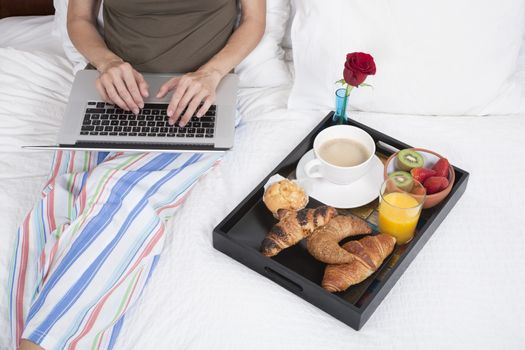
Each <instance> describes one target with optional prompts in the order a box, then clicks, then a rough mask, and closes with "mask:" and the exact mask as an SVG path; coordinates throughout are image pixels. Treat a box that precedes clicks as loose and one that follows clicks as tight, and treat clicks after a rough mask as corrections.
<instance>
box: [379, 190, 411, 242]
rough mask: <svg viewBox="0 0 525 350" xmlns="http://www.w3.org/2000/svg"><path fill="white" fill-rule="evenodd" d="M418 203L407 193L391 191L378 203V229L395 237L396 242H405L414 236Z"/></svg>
mask: <svg viewBox="0 0 525 350" xmlns="http://www.w3.org/2000/svg"><path fill="white" fill-rule="evenodd" d="M420 213H421V205H420V203H419V202H418V201H417V200H416V199H415V198H413V197H412V196H410V195H409V194H407V193H403V192H392V193H388V194H386V195H385V196H384V197H383V200H381V203H380V204H379V231H380V232H381V233H386V234H389V235H391V236H394V237H396V239H397V243H398V244H404V243H407V242H408V241H410V240H411V239H412V237H414V232H415V230H416V225H417V221H418V220H419V214H420Z"/></svg>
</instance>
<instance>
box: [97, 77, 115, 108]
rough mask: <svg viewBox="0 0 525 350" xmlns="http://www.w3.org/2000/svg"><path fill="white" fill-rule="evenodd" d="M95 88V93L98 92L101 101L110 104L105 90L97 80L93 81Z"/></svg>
mask: <svg viewBox="0 0 525 350" xmlns="http://www.w3.org/2000/svg"><path fill="white" fill-rule="evenodd" d="M95 86H96V88H97V91H98V93H99V95H100V97H101V98H102V100H103V101H104V102H108V103H110V102H112V101H111V100H110V98H109V96H108V94H107V93H106V89H105V88H104V86H103V85H102V82H101V81H100V79H97V80H96V81H95Z"/></svg>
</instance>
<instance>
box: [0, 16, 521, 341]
mask: <svg viewBox="0 0 525 350" xmlns="http://www.w3.org/2000/svg"><path fill="white" fill-rule="evenodd" d="M2 21H4V20H2ZM2 21H0V24H1V23H2ZM10 46H14V45H10ZM14 47H16V46H14ZM28 51H31V50H28ZM28 51H21V50H16V49H12V48H11V49H0V81H1V82H2V84H0V169H1V171H0V222H2V225H0V237H2V243H1V244H0V265H1V269H0V284H1V285H2V286H4V288H1V289H0V300H2V302H0V334H7V319H6V309H7V305H6V303H5V301H6V291H5V286H6V285H7V282H6V281H7V262H8V260H9V256H10V254H11V246H12V243H13V239H14V237H15V230H16V227H17V225H18V223H19V222H20V221H21V220H22V218H23V215H24V214H25V213H26V212H27V210H28V209H29V208H30V207H31V206H32V204H33V202H34V200H35V199H36V198H37V197H38V195H39V191H40V189H41V186H42V184H43V182H44V179H45V175H46V174H47V172H48V169H49V162H50V161H51V154H50V153H45V152H44V153H41V152H28V151H22V150H20V149H19V147H18V146H20V145H23V144H28V143H44V142H50V141H53V140H54V137H55V133H56V130H57V127H58V124H59V121H60V119H61V116H62V114H63V112H64V107H65V103H66V99H67V95H68V93H69V88H70V84H71V81H72V78H73V77H72V74H71V68H72V67H71V64H70V63H69V62H67V61H66V60H65V59H64V58H62V57H59V56H56V55H54V54H44V53H39V54H33V53H31V52H28ZM41 52H52V50H49V51H46V48H45V47H44V48H42V50H41ZM4 82H5V83H4ZM288 90H289V89H288V88H287V87H282V88H274V89H263V90H261V89H253V90H242V91H241V92H240V99H239V105H240V109H241V111H242V112H243V114H244V118H243V121H242V123H241V125H240V126H239V128H238V131H237V133H236V143H235V149H234V150H233V151H232V152H229V153H228V155H227V156H226V157H225V158H224V160H223V162H222V164H221V165H220V166H219V167H217V168H216V169H215V170H214V171H212V172H210V173H209V174H208V175H207V176H206V177H205V178H204V179H203V180H202V181H201V182H200V183H199V184H198V185H197V186H196V187H195V188H194V190H193V192H192V194H191V195H190V196H189V198H188V199H187V201H186V203H185V204H184V205H183V206H182V207H181V209H180V210H179V212H178V213H177V214H176V216H175V217H174V218H173V220H172V221H171V223H170V225H171V229H172V230H171V233H170V236H169V238H168V239H167V241H166V246H165V250H164V252H163V255H162V258H161V259H160V261H159V264H158V267H157V269H156V272H155V274H154V275H153V276H152V279H151V281H150V284H149V285H148V287H147V289H146V290H145V292H144V295H143V298H141V300H140V301H139V303H138V304H137V305H136V307H135V308H134V309H133V310H132V312H130V313H129V315H128V316H127V319H126V321H125V323H124V327H123V329H122V333H121V336H120V337H119V340H118V343H117V348H118V349H186V348H190V349H204V348H213V349H239V348H251V349H266V348H273V349H325V348H326V349H348V348H357V349H420V348H425V349H442V348H450V349H456V348H462V349H480V348H481V349H492V348H504V349H519V348H520V347H521V345H522V344H523V342H524V341H525V335H524V333H523V331H522V330H523V329H524V327H525V316H524V315H525V302H524V300H523V298H522V296H523V295H525V279H524V278H523V277H524V276H525V264H523V262H522V259H521V257H522V255H523V252H524V251H525V240H524V238H523V236H524V233H525V230H524V229H523V225H520V224H521V220H520V219H521V215H522V213H523V210H524V209H525V200H524V198H525V190H524V189H525V186H523V178H524V176H525V163H524V162H523V159H525V150H524V149H523V147H520V146H521V138H522V137H523V135H525V116H495V117H478V118H465V117H456V118H452V117H418V116H400V115H385V114H367V113H356V114H354V115H353V116H354V118H356V119H357V120H359V121H362V122H365V123H366V124H368V125H370V126H372V127H375V128H378V129H380V130H382V131H383V132H386V133H389V134H391V135H392V136H394V137H397V138H399V139H401V140H403V141H406V142H407V143H410V144H413V145H418V146H422V147H426V148H430V149H434V150H436V151H438V152H439V153H442V154H444V155H447V156H448V157H449V158H450V159H451V161H452V162H454V164H457V165H458V166H460V167H463V168H465V169H467V170H469V171H471V174H472V176H471V179H470V181H469V187H468V189H467V192H466V193H465V195H464V196H463V198H462V199H461V200H460V202H459V203H458V204H457V206H456V208H455V209H454V210H453V211H452V212H451V213H450V215H449V216H448V217H447V219H446V220H445V222H444V223H443V224H442V225H441V226H440V227H439V228H438V230H437V231H436V233H435V236H434V237H433V238H432V239H431V240H430V241H429V242H428V244H427V245H426V246H425V248H424V249H423V250H422V251H421V252H420V254H419V255H418V257H417V258H416V259H415V261H414V262H413V263H412V265H411V266H410V267H409V268H408V270H407V271H406V272H405V273H404V275H403V276H402V277H401V279H400V280H399V281H398V283H397V284H396V286H395V287H394V288H393V290H392V291H391V292H390V293H389V295H388V296H387V297H386V298H385V300H384V301H383V303H382V304H381V306H380V307H379V308H378V309H377V311H376V312H375V314H374V315H373V316H372V318H371V319H370V320H369V322H368V323H367V324H366V326H365V327H364V328H363V329H362V330H361V331H359V332H356V331H354V330H352V329H351V328H349V327H347V326H346V325H344V324H342V323H341V322H339V321H337V320H335V319H334V318H332V317H331V316H329V315H327V314H325V313H324V312H322V311H321V310H319V309H317V308H315V307H314V306H312V305H311V304H309V303H307V302H305V301H304V300H302V299H300V298H298V297H297V296H295V295H293V294H291V293H289V292H288V291H286V290H284V289H283V288H281V287H280V286H278V285H276V284H274V283H273V282H271V281H269V280H267V279H265V278H263V277H261V276H259V275H258V274H256V273H255V272H253V271H251V270H249V269H248V268H246V267H244V266H243V265H241V264H239V263H237V262H235V261H233V260H232V259H230V258H229V257H227V256H225V255H223V254H222V253H220V252H218V251H216V250H214V249H213V247H212V238H211V237H212V236H211V232H212V229H213V227H214V226H215V225H216V224H217V223H218V222H219V221H220V220H221V219H222V218H223V217H224V216H225V215H226V214H227V213H228V212H229V211H230V210H231V209H233V208H234V207H235V206H236V204H237V203H239V202H240V201H241V200H242V199H243V198H244V196H246V194H248V192H249V191H250V190H251V189H252V188H253V187H254V186H255V185H256V184H257V183H258V182H259V181H260V180H261V179H262V178H263V177H264V176H265V175H266V174H267V173H268V172H269V171H270V170H271V169H273V168H274V166H275V165H276V164H277V163H278V162H279V161H280V160H281V159H282V158H283V157H284V156H285V155H286V154H287V153H288V152H289V150H290V149H292V147H293V146H294V145H295V144H297V143H298V142H299V140H300V139H301V138H302V137H304V135H306V133H307V132H308V131H309V130H310V129H311V128H312V127H313V126H314V125H315V124H316V123H317V121H318V120H320V119H321V118H322V116H323V115H324V114H323V113H322V112H315V111H304V112H301V111H287V110H286V109H284V108H285V106H286V100H287V96H288ZM4 348H7V343H6V337H4V336H0V349H4Z"/></svg>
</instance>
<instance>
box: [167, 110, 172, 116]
mask: <svg viewBox="0 0 525 350" xmlns="http://www.w3.org/2000/svg"><path fill="white" fill-rule="evenodd" d="M166 114H168V117H171V116H172V114H173V111H172V110H171V109H168V112H166Z"/></svg>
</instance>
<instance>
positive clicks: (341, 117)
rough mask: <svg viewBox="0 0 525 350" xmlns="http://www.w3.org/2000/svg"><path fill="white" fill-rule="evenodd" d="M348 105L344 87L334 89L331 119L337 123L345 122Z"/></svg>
mask: <svg viewBox="0 0 525 350" xmlns="http://www.w3.org/2000/svg"><path fill="white" fill-rule="evenodd" d="M347 105H348V96H347V90H346V88H341V89H337V90H336V91H335V113H334V116H333V121H334V122H336V123H337V124H347V123H348V114H347V113H346V110H347Z"/></svg>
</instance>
